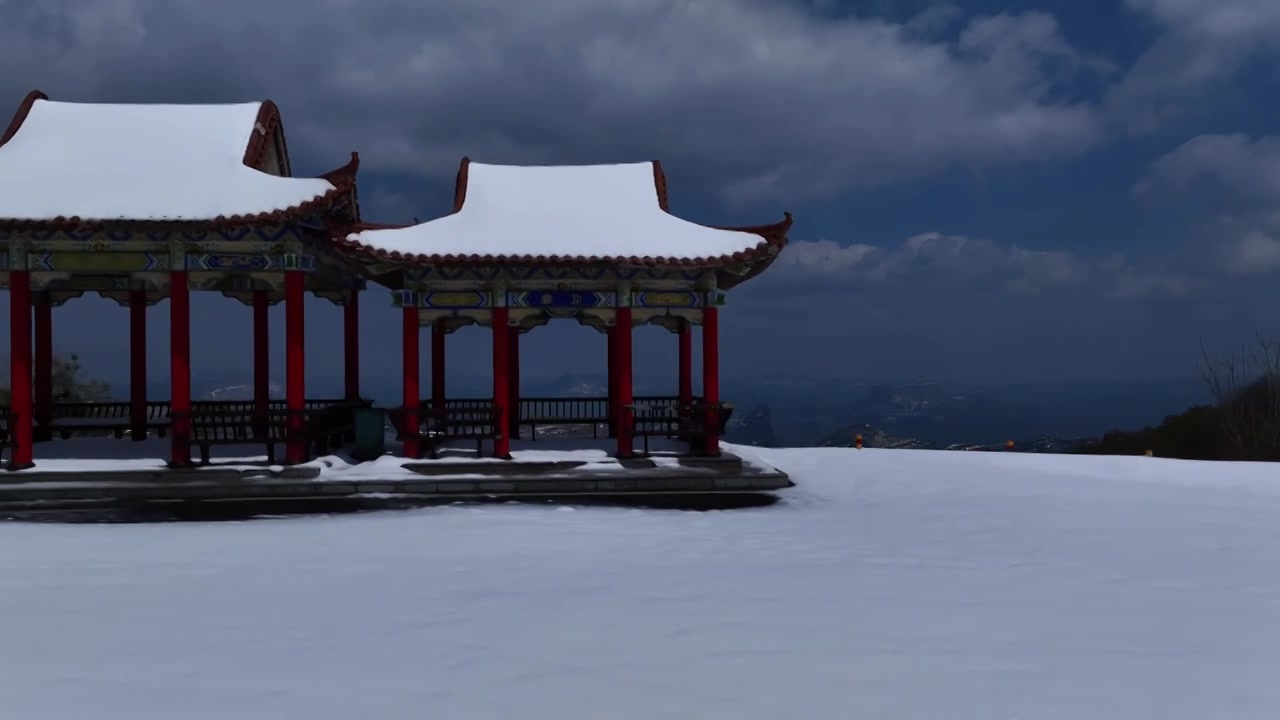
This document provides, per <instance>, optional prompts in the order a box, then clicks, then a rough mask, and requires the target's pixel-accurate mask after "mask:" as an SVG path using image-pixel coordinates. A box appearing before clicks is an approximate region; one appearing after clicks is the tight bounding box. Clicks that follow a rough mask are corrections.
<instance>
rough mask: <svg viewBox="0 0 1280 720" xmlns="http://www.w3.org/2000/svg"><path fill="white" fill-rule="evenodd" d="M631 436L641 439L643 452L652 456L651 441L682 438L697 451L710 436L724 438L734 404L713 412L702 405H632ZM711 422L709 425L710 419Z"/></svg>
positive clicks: (728, 404)
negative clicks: (652, 439)
mask: <svg viewBox="0 0 1280 720" xmlns="http://www.w3.org/2000/svg"><path fill="white" fill-rule="evenodd" d="M628 409H629V410H631V411H632V415H631V435H632V437H638V438H642V439H643V442H644V452H645V454H646V455H647V454H649V438H651V437H666V438H679V439H681V440H684V441H685V442H688V443H689V447H690V448H696V447H698V445H699V441H700V440H702V439H703V438H705V437H706V436H707V435H711V434H715V435H723V434H724V428H725V427H726V426H727V425H728V424H729V418H730V417H731V416H732V415H733V405H732V404H731V403H717V404H716V405H715V406H714V408H713V407H711V406H708V405H706V404H705V403H702V402H695V403H693V404H692V405H688V406H681V405H678V404H652V405H647V406H646V405H630V406H628ZM709 415H710V416H711V421H710V422H708V416H709Z"/></svg>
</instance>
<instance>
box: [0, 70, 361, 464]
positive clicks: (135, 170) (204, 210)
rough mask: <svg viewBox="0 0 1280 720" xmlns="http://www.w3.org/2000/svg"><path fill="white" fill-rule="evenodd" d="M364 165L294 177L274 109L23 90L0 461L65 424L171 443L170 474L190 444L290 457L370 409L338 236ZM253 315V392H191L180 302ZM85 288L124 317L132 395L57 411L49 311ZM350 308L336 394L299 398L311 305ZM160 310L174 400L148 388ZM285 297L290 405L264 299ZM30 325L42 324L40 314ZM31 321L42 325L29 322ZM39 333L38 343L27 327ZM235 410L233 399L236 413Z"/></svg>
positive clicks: (20, 458)
mask: <svg viewBox="0 0 1280 720" xmlns="http://www.w3.org/2000/svg"><path fill="white" fill-rule="evenodd" d="M357 167H358V158H357V156H356V155H355V153H352V154H351V159H350V162H348V163H347V164H345V165H344V166H342V167H340V168H338V169H336V170H334V171H332V172H329V173H326V174H324V175H321V176H319V177H314V178H295V177H293V176H292V173H291V169H290V162H289V153H288V149H287V145H286V143H285V134H284V127H283V124H282V123H281V119H280V113H279V111H278V110H277V108H276V106H275V104H273V103H271V102H270V101H266V102H255V103H243V104H228V105H113V104H83V103H66V102H53V101H51V100H49V98H48V97H46V96H45V95H44V94H43V93H40V92H32V93H30V94H29V95H28V96H27V97H26V99H25V100H23V102H22V104H21V105H20V106H19V108H18V111H17V114H16V115H15V116H14V118H13V121H12V122H11V123H10V124H9V126H8V128H7V129H6V130H5V131H4V134H3V135H2V136H0V186H3V187H4V192H3V193H0V283H3V284H4V286H5V287H7V288H8V290H9V295H10V300H9V307H10V326H9V338H10V341H9V343H10V344H9V348H10V372H11V376H10V384H9V387H10V391H11V400H10V407H9V408H8V424H7V428H6V433H5V437H4V442H5V444H6V445H7V446H8V447H7V452H8V455H9V467H10V468H12V469H20V468H25V467H30V466H31V465H32V463H33V451H32V443H33V441H34V440H37V439H40V438H41V437H42V436H43V437H48V436H50V435H51V434H53V433H56V432H57V431H58V429H59V428H60V427H61V428H64V431H65V428H66V427H68V426H74V427H76V428H78V429H81V430H82V429H84V428H95V429H98V430H100V431H108V430H109V431H113V432H115V433H117V435H123V434H125V433H126V432H127V433H128V434H130V435H131V436H133V437H134V438H139V439H140V438H142V437H145V436H146V434H147V432H148V431H152V432H155V433H158V434H167V435H168V436H169V437H170V438H171V457H170V461H171V464H173V465H175V466H184V465H189V464H191V459H192V447H193V445H201V446H202V450H203V451H205V452H207V449H208V444H209V443H220V442H228V443H231V442H240V443H259V442H263V443H266V444H267V445H268V447H269V448H270V447H273V446H274V445H275V443H277V442H279V444H281V445H283V446H284V449H285V456H286V457H285V458H284V459H285V460H286V461H287V462H293V463H296V462H301V461H304V460H306V459H308V457H309V453H310V451H311V450H310V448H311V446H312V441H314V440H317V439H318V438H320V437H321V436H324V435H325V433H326V432H328V430H329V429H332V428H331V426H336V425H341V423H342V420H341V418H342V416H343V414H344V413H349V412H350V410H351V408H352V407H353V406H357V405H359V404H360V403H361V402H362V401H361V400H360V397H359V386H358V381H357V378H358V349H357V348H358V342H357V337H358V329H357V322H358V319H357V318H358V315H357V309H356V307H357V299H358V296H359V292H360V291H361V290H363V289H364V288H365V281H364V279H363V278H361V277H360V276H359V275H358V274H357V273H355V272H353V268H352V266H351V265H349V264H347V263H346V261H345V260H344V256H343V255H342V254H339V253H338V252H336V251H335V249H334V247H333V245H332V244H331V242H330V237H331V234H332V231H331V229H332V228H333V227H344V228H348V227H351V226H352V225H353V224H355V223H358V222H359V221H360V208H359V204H358V200H357V196H356V184H355V182H356V170H357ZM201 290H203V291H213V292H220V293H222V294H223V295H226V296H228V297H231V298H235V299H236V300H239V301H240V302H243V303H246V304H249V305H252V307H253V309H254V310H253V318H254V332H253V337H254V347H253V356H254V387H255V390H254V400H253V401H251V402H247V403H243V404H237V403H201V402H194V403H193V401H192V398H191V323H190V308H189V294H190V293H191V292H192V291H201ZM86 292H90V293H99V294H100V295H102V296H103V297H107V298H111V299H113V300H115V301H116V302H119V303H120V304H121V305H125V306H127V307H128V308H129V317H130V325H129V327H130V332H129V335H130V339H129V343H130V344H129V346H130V350H131V368H132V372H131V388H130V396H129V397H130V399H129V401H128V402H123V403H92V404H86V403H62V402H57V398H54V397H53V395H52V377H51V370H52V333H53V323H52V309H53V308H54V307H56V306H59V305H61V304H63V303H65V302H66V301H67V300H69V299H71V298H74V297H78V296H80V295H82V294H84V293H86ZM306 293H312V294H315V295H319V296H322V297H325V298H328V299H330V300H331V301H333V302H335V303H337V304H340V305H344V306H345V312H344V318H345V341H346V350H345V358H346V392H345V397H344V398H338V399H332V400H314V399H312V400H308V399H307V398H306V392H305V386H304V381H303V370H304V358H303V329H304V313H303V302H304V295H305V294H306ZM163 299H167V300H168V301H169V306H170V307H169V317H170V320H169V322H170V328H169V330H170V340H169V342H170V367H169V373H170V377H171V378H172V380H171V394H170V397H169V398H168V400H166V401H156V400H154V399H152V398H148V397H147V394H146V379H147V366H146V332H147V327H146V312H145V309H146V307H147V306H148V305H152V304H155V303H157V302H159V301H161V300H163ZM280 301H283V302H284V303H285V307H286V309H285V315H286V322H285V335H286V338H287V340H286V352H285V355H286V368H287V370H286V372H287V378H286V393H285V394H286V399H285V402H284V403H283V404H281V403H277V402H275V401H272V400H270V398H269V396H268V375H267V338H268V327H267V307H268V306H269V305H271V304H273V303H277V302H280ZM33 316H34V322H33ZM33 325H34V328H33ZM33 329H34V348H33V343H32V335H33ZM240 405H243V407H241V406H240Z"/></svg>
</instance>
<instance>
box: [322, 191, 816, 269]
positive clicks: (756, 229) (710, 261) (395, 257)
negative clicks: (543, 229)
mask: <svg viewBox="0 0 1280 720" xmlns="http://www.w3.org/2000/svg"><path fill="white" fill-rule="evenodd" d="M464 192H465V190H464ZM784 215H785V217H784V218H783V219H782V220H781V221H779V222H776V223H771V224H768V225H754V226H749V227H727V226H715V225H705V224H703V223H691V224H694V225H700V226H701V227H705V228H708V229H711V230H721V231H725V232H742V233H750V234H754V235H758V236H760V242H759V243H757V244H756V245H754V246H752V247H750V248H747V249H745V250H741V251H738V252H736V253H733V254H730V255H715V256H708V257H700V258H678V257H662V256H648V255H645V256H639V255H631V256H587V255H459V254H444V255H441V254H435V253H402V252H400V251H398V250H384V249H382V248H378V247H375V246H373V245H370V244H368V243H365V242H362V241H361V240H360V239H358V237H357V236H358V235H359V232H346V233H338V234H337V235H338V236H337V237H334V238H332V242H333V245H334V246H335V247H337V248H338V249H339V250H342V251H345V252H350V253H354V254H359V255H364V256H366V257H368V258H370V259H373V260H381V261H389V262H393V263H403V264H405V265H441V264H444V265H548V264H564V265H579V266H580V265H624V266H637V265H639V266H670V267H684V268H689V267H704V268H707V269H715V268H720V267H724V266H726V265H733V264H737V263H744V262H754V261H756V260H758V259H763V258H769V257H772V256H774V255H776V254H777V253H778V252H779V251H781V250H782V248H783V247H785V246H786V244H787V233H788V231H789V230H790V229H791V224H792V216H791V213H789V212H788V213H785V214H784ZM672 217H675V216H674V215H673V216H672ZM679 219H680V220H682V221H683V222H690V221H688V220H684V219H683V218H679ZM428 222H430V221H428ZM410 227H412V226H410ZM395 229H403V228H395Z"/></svg>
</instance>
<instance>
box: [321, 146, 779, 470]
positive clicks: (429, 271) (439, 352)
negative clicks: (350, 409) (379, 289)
mask: <svg viewBox="0 0 1280 720" xmlns="http://www.w3.org/2000/svg"><path fill="white" fill-rule="evenodd" d="M790 227H791V216H790V214H786V215H785V218H784V219H783V220H781V221H779V222H775V223H772V224H766V225H755V226H749V227H711V226H707V225H701V224H698V223H694V222H689V221H686V220H682V219H680V218H678V217H676V216H675V215H673V214H671V212H670V211H669V207H668V202H667V180H666V176H665V174H664V173H663V170H662V167H661V165H660V164H659V163H657V162H643V163H632V164H619V165H592V166H545V167H528V166H504V165H488V164H481V163H473V162H471V161H469V160H468V159H463V161H462V165H461V168H460V169H459V171H458V175H457V185H456V190H455V196H454V206H453V212H452V213H451V214H449V215H447V216H444V217H441V218H438V219H435V220H430V221H427V222H423V223H419V224H415V225H410V226H406V227H392V228H387V227H384V228H375V229H362V230H361V229H355V230H354V231H353V232H351V233H349V234H347V235H345V236H344V237H341V238H337V239H336V243H335V244H336V247H338V248H339V249H340V251H341V252H342V253H343V254H344V255H345V256H346V257H347V259H348V261H349V262H351V263H353V264H358V265H360V266H361V268H362V273H363V274H364V275H365V276H366V277H367V278H369V279H371V280H374V281H375V282H378V283H380V284H382V285H385V286H387V287H389V288H392V289H393V290H394V291H395V292H394V296H395V304H396V305H398V306H399V307H401V308H402V312H403V336H404V337H403V343H404V397H403V406H402V407H401V408H399V409H398V412H397V416H398V417H399V418H400V423H401V432H402V438H403V439H404V442H405V451H406V454H409V455H417V454H420V453H422V452H423V451H424V449H427V448H424V445H429V444H431V443H434V442H436V441H438V440H439V439H440V438H444V439H449V438H455V437H471V436H475V438H476V439H477V440H483V439H492V451H493V454H494V455H496V456H497V457H507V456H508V453H509V447H510V441H511V439H512V437H513V436H518V435H519V431H520V427H521V426H522V424H525V423H529V424H537V423H539V422H566V421H574V422H581V423H592V424H594V423H597V422H601V421H603V422H607V423H609V425H610V426H611V428H612V432H613V434H614V436H615V437H616V438H617V454H618V455H619V456H620V457H626V456H629V455H631V454H632V453H633V452H634V450H635V446H634V443H635V439H636V438H637V437H645V438H647V437H648V436H650V435H663V436H670V435H672V434H678V435H679V436H680V437H683V438H684V439H686V440H688V441H690V444H691V446H693V447H694V448H696V450H697V451H698V452H700V453H702V454H706V455H717V454H719V438H720V435H721V434H722V432H723V420H724V419H725V418H726V417H727V412H726V406H725V404H724V403H722V402H721V400H720V381H719V346H718V343H719V330H718V328H719V320H718V315H719V308H720V307H721V306H722V305H723V304H724V298H725V295H724V291H726V290H729V289H731V288H733V287H735V286H737V285H739V284H741V283H742V282H744V281H746V280H748V279H750V278H752V277H754V276H756V275H757V274H759V273H760V272H762V271H763V270H764V269H765V268H766V267H768V266H769V264H770V263H771V262H772V261H773V259H774V258H775V257H776V256H777V255H778V253H779V252H780V251H781V250H782V248H783V246H784V245H785V244H786V242H787V233H788V231H789V229H790ZM552 318H573V319H576V320H577V321H578V322H580V323H583V324H585V325H589V326H591V327H594V328H596V329H598V330H601V331H602V332H604V333H605V334H606V335H607V336H608V369H609V392H608V394H609V396H608V397H607V398H597V399H592V400H583V399H578V400H576V401H573V402H570V401H568V400H563V399H562V400H560V401H558V402H559V405H558V406H557V407H555V408H551V407H550V406H551V405H553V404H555V403H556V402H557V401H556V399H531V398H521V396H520V390H519V378H520V370H519V367H520V362H519V344H520V335H521V333H524V332H528V331H529V330H530V329H532V328H533V327H536V326H538V325H542V324H544V323H546V322H548V321H549V320H550V319H552ZM647 323H652V324H657V325H661V326H663V327H665V328H667V329H669V330H671V331H672V332H674V333H676V334H677V335H678V337H679V340H678V354H679V357H678V368H679V387H678V392H677V393H676V394H675V395H673V396H671V397H652V398H637V397H634V396H633V391H632V339H631V338H632V328H634V327H635V326H637V325H643V324H647ZM471 324H477V325H481V326H487V327H489V328H490V329H491V332H492V334H493V396H492V398H484V399H474V400H464V399H454V398H446V397H445V393H444V388H445V376H444V367H445V363H444V343H445V337H446V335H447V334H449V333H451V332H453V331H455V330H457V329H458V328H459V327H462V326H465V325H471ZM422 326H430V327H431V328H432V362H431V368H432V377H431V388H430V389H431V392H430V396H429V398H428V399H425V400H424V399H421V398H420V397H419V396H420V389H419V388H420V382H419V370H418V367H419V358H418V333H419V328H420V327H422ZM693 326H700V327H701V336H702V387H703V392H702V396H701V397H694V396H693V392H692V387H693V382H692V340H691V328H692V327H693ZM543 414H545V417H539V415H543Z"/></svg>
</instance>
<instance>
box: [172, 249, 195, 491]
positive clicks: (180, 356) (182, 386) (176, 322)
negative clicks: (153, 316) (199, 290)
mask: <svg viewBox="0 0 1280 720" xmlns="http://www.w3.org/2000/svg"><path fill="white" fill-rule="evenodd" d="M169 417H170V422H171V423H172V427H171V428H170V432H169V442H170V443H171V445H170V451H169V464H170V465H173V466H175V467H182V466H186V465H190V464H191V295H190V293H189V288H188V287H187V273H186V271H183V270H175V271H172V272H170V273H169Z"/></svg>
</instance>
